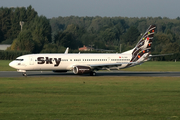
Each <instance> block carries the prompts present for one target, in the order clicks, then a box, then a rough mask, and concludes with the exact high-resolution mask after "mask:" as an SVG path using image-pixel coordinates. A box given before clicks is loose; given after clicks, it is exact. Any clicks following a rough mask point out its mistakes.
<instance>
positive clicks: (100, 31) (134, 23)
mask: <svg viewBox="0 0 180 120" xmlns="http://www.w3.org/2000/svg"><path fill="white" fill-rule="evenodd" d="M20 21H23V22H24V25H23V27H22V30H21V26H20ZM151 24H155V25H156V26H157V30H156V34H155V36H154V40H153V45H152V54H165V53H175V54H176V55H174V56H173V57H172V56H171V57H164V58H163V57H161V58H159V59H160V60H164V59H165V60H173V59H174V57H175V56H176V58H177V60H178V59H179V58H180V56H179V52H180V18H179V17H177V18H176V19H169V18H166V17H164V18H162V17H155V18H152V17H147V18H127V17H100V16H96V17H77V16H69V17H57V18H51V19H47V18H46V17H45V16H39V15H38V13H37V12H36V11H35V10H34V9H33V8H32V6H31V5H30V6H28V7H27V8H25V7H17V8H3V7H1V8H0V43H2V44H7V43H9V44H11V43H12V45H11V47H10V48H8V50H9V51H19V52H20V51H27V52H28V53H40V52H41V53H45V52H46V53H53V52H54V53H55V52H64V50H65V49H66V47H69V48H70V52H78V48H79V47H82V46H83V45H86V46H93V48H95V49H106V50H115V51H116V52H119V51H121V52H124V51H126V50H129V49H132V48H133V47H134V46H135V45H136V43H137V42H138V40H139V39H140V38H141V35H142V34H143V33H144V32H145V31H146V29H147V28H148V27H149V25H151ZM120 46H121V47H120ZM93 52H95V51H93Z"/></svg>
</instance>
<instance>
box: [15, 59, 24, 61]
mask: <svg viewBox="0 0 180 120" xmlns="http://www.w3.org/2000/svg"><path fill="white" fill-rule="evenodd" d="M15 60H16V61H23V60H24V59H15Z"/></svg>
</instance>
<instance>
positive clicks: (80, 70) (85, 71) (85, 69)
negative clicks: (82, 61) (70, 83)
mask: <svg viewBox="0 0 180 120" xmlns="http://www.w3.org/2000/svg"><path fill="white" fill-rule="evenodd" d="M91 72H92V71H91V68H90V67H87V66H75V67H74V68H73V73H74V74H78V75H81V74H88V73H91Z"/></svg>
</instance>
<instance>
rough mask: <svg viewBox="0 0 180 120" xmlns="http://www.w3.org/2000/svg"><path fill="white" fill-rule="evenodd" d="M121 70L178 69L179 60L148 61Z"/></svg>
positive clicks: (179, 65) (179, 67) (179, 68)
mask: <svg viewBox="0 0 180 120" xmlns="http://www.w3.org/2000/svg"><path fill="white" fill-rule="evenodd" d="M123 71H180V62H167V61H148V62H145V63H143V64H141V65H137V66H134V67H130V68H127V69H123Z"/></svg>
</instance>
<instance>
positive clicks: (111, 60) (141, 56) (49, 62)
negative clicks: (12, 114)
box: [9, 25, 156, 76]
mask: <svg viewBox="0 0 180 120" xmlns="http://www.w3.org/2000/svg"><path fill="white" fill-rule="evenodd" d="M155 29H156V26H155V25H150V26H149V28H148V29H147V30H146V32H145V33H144V35H143V36H142V37H141V39H140V40H139V42H138V43H137V45H136V46H135V47H134V48H133V49H131V50H128V51H126V52H123V53H111V54H107V53H103V54H102V53H93V54H92V53H89V54H87V53H86V54H81V53H78V54H77V53H76V54H75V53H71V54H69V53H68V50H69V48H67V49H66V51H65V53H64V54H62V53H61V54H60V53H56V54H54V53H53V54H28V55H23V56H20V57H17V58H16V59H15V60H13V61H12V62H10V63H9V66H10V67H12V68H15V69H17V72H22V74H23V76H27V74H26V71H49V70H51V71H53V72H67V71H73V73H74V74H78V75H82V74H90V75H91V76H95V75H96V71H98V70H102V69H103V70H104V69H106V70H119V69H123V68H128V67H133V66H135V65H139V64H142V63H144V62H146V61H148V60H149V59H150V58H151V57H152V55H151V45H152V40H153V36H154V33H155Z"/></svg>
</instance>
